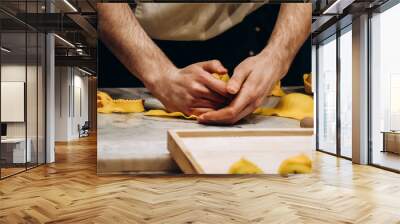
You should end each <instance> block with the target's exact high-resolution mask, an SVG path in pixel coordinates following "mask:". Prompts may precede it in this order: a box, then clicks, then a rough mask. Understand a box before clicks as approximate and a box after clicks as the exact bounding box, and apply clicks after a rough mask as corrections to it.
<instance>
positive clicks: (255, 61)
mask: <svg viewBox="0 0 400 224" xmlns="http://www.w3.org/2000/svg"><path fill="white" fill-rule="evenodd" d="M289 66H290V64H288V62H287V61H286V60H281V59H280V57H279V55H276V54H274V53H273V52H271V51H265V52H261V53H260V54H258V55H256V56H253V57H249V58H247V59H245V60H244V61H243V62H241V63H240V64H239V65H238V66H237V67H236V68H235V70H234V73H233V76H232V78H231V79H230V80H229V82H228V85H227V91H228V92H229V93H230V94H235V95H236V96H235V98H234V99H233V101H232V102H231V103H230V104H229V105H228V106H226V107H225V108H222V109H220V110H216V111H210V112H207V113H204V114H202V115H201V116H200V117H199V122H200V123H207V124H234V123H236V122H237V121H239V120H240V119H242V118H243V117H245V116H246V115H248V114H250V113H252V112H254V111H255V110H256V108H257V107H259V106H260V105H261V104H262V103H263V101H264V99H265V97H266V96H267V95H268V93H269V92H270V91H272V88H273V86H274V85H275V84H276V82H277V81H278V80H280V79H281V78H282V77H283V76H284V75H285V74H286V72H287V70H288V68H289Z"/></svg>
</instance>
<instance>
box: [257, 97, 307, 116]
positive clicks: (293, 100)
mask: <svg viewBox="0 0 400 224" xmlns="http://www.w3.org/2000/svg"><path fill="white" fill-rule="evenodd" d="M253 114H258V115H265V116H278V117H287V118H294V119H297V120H302V119H303V118H305V117H313V116H314V100H313V98H312V97H311V96H308V95H305V94H301V93H290V94H287V95H285V96H283V97H282V98H281V99H280V101H279V103H278V105H277V106H276V107H274V108H266V107H261V108H258V109H257V110H256V111H254V112H253Z"/></svg>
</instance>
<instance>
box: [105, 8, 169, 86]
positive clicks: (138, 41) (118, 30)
mask: <svg viewBox="0 0 400 224" xmlns="http://www.w3.org/2000/svg"><path fill="white" fill-rule="evenodd" d="M98 18H99V24H98V26H99V28H98V29H99V35H100V38H101V39H102V40H103V41H104V42H105V44H106V45H107V46H108V47H109V48H110V50H111V51H112V52H113V54H114V55H116V57H117V58H118V59H119V60H120V61H121V62H122V63H123V64H124V65H125V66H126V67H127V69H128V70H129V71H130V72H131V73H133V74H134V75H135V76H137V77H138V78H139V79H140V80H141V81H142V82H143V83H144V84H145V85H146V86H148V87H149V86H152V85H154V83H155V82H156V81H157V80H159V79H160V77H161V76H163V75H165V74H167V73H171V72H172V71H171V70H175V69H176V68H175V66H174V65H173V64H172V63H171V61H170V60H169V59H168V58H167V57H166V56H165V54H164V53H163V52H162V51H161V50H160V49H159V48H158V47H157V45H155V43H154V42H153V41H152V40H151V39H150V37H149V36H148V35H147V34H146V32H145V31H144V30H143V28H142V27H141V26H140V24H139V22H138V21H137V19H136V18H135V16H134V14H133V12H132V10H131V8H130V7H129V5H128V4H122V3H121V4H116V3H102V4H98Z"/></svg>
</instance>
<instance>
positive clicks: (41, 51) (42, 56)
mask: <svg viewBox="0 0 400 224" xmlns="http://www.w3.org/2000/svg"><path fill="white" fill-rule="evenodd" d="M38 38H39V45H38V61H39V63H38V80H37V81H38V143H37V144H38V163H39V164H43V163H45V158H46V157H45V156H46V149H45V141H46V139H45V124H46V123H45V122H46V117H45V114H46V112H45V111H46V108H45V105H46V104H45V99H46V96H45V94H46V91H45V87H46V84H45V81H46V79H45V77H46V76H45V75H46V74H45V65H46V63H45V60H46V52H45V44H46V37H45V35H44V34H42V33H40V34H39V36H38Z"/></svg>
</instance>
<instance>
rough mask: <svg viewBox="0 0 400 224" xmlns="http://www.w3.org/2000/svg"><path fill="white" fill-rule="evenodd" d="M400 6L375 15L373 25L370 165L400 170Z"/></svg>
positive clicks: (372, 20)
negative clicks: (399, 29) (399, 25)
mask: <svg viewBox="0 0 400 224" xmlns="http://www.w3.org/2000/svg"><path fill="white" fill-rule="evenodd" d="M399 21H400V4H398V5H396V6H394V7H393V8H391V9H389V10H387V11H385V12H383V13H381V14H377V15H374V16H373V18H372V19H371V26H372V31H373V32H372V38H371V39H372V49H371V50H372V77H371V79H372V80H371V88H372V99H371V108H372V111H371V121H372V125H371V128H372V130H371V133H372V155H371V156H372V163H373V164H377V165H381V166H384V167H388V168H392V169H396V170H400V155H399V154H400V103H399V102H400V101H399V95H400V63H399V52H400V45H399V44H398V40H399V39H400V33H399V32H398V30H397V29H395V27H398V22H399Z"/></svg>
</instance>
